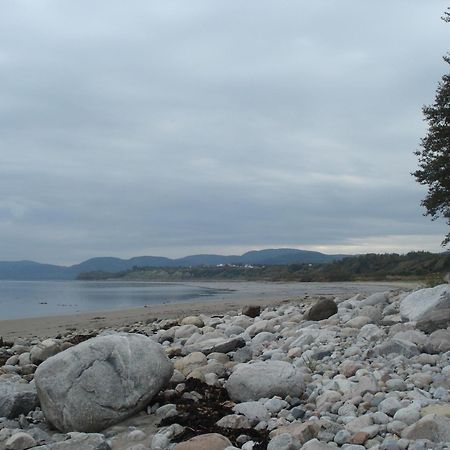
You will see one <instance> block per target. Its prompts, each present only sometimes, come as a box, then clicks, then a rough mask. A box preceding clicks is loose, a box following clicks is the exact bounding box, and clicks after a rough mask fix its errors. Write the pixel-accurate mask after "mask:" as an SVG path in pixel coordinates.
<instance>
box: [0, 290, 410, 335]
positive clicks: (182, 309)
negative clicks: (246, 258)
mask: <svg viewBox="0 0 450 450" xmlns="http://www.w3.org/2000/svg"><path fill="white" fill-rule="evenodd" d="M199 284H201V285H203V286H210V287H214V288H219V289H232V290H233V291H232V292H230V293H227V294H226V295H224V296H223V297H221V296H220V295H219V296H216V297H212V298H204V299H202V300H200V301H192V302H191V301H190V302H180V303H167V304H157V305H146V306H143V307H138V308H132V309H123V310H112V311H98V312H89V313H83V314H74V315H62V316H49V317H32V318H25V319H15V320H2V321H0V337H2V338H3V339H5V340H15V339H17V338H19V337H22V338H31V337H39V338H46V337H55V336H57V335H59V334H64V333H65V332H66V331H68V330H73V331H75V330H77V331H79V332H88V331H92V330H96V329H99V328H116V327H123V326H127V325H132V324H133V323H136V322H139V321H144V322H145V321H151V320H154V319H162V318H169V317H183V316H186V315H197V314H201V313H203V314H209V315H213V314H221V313H225V312H227V311H231V310H239V309H241V308H242V307H243V306H244V305H247V304H258V305H261V306H267V305H277V304H280V303H283V302H286V301H292V300H294V301H295V300H297V301H305V300H307V299H308V298H310V297H316V296H320V295H331V296H345V297H350V296H352V295H355V294H357V293H363V294H371V293H373V292H381V291H386V290H392V289H413V288H415V287H417V283H404V282H392V283H388V282H368V283H366V282H360V283H359V282H358V283H349V282H343V283H294V282H293V283H261V282H257V283H254V282H204V283H199Z"/></svg>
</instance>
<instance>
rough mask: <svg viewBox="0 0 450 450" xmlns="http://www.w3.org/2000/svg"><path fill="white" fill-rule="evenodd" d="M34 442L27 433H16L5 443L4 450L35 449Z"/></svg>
mask: <svg viewBox="0 0 450 450" xmlns="http://www.w3.org/2000/svg"><path fill="white" fill-rule="evenodd" d="M36 445H37V444H36V441H35V440H34V438H33V437H32V436H30V435H29V434H28V433H24V432H21V431H20V432H18V433H15V434H13V435H12V436H11V437H10V438H9V439H8V440H7V441H6V442H5V448H6V450H26V449H28V448H32V447H35V446H36Z"/></svg>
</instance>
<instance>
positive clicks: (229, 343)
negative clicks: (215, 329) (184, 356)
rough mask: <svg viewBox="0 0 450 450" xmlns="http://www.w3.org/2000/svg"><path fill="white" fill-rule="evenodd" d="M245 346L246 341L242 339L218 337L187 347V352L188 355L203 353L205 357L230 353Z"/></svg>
mask: <svg viewBox="0 0 450 450" xmlns="http://www.w3.org/2000/svg"><path fill="white" fill-rule="evenodd" d="M244 346H245V340H244V339H243V338H241V337H232V338H221V337H217V338H210V339H205V340H201V341H199V342H195V343H193V344H189V345H186V346H185V351H186V352H187V353H192V352H202V353H203V354H205V355H209V354H210V353H215V352H218V353H228V352H231V351H233V350H237V349H238V348H241V347H244Z"/></svg>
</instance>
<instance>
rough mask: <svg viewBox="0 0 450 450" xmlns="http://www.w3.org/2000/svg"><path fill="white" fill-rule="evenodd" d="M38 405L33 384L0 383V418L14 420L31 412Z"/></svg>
mask: <svg viewBox="0 0 450 450" xmlns="http://www.w3.org/2000/svg"><path fill="white" fill-rule="evenodd" d="M38 404H39V400H38V397H37V392H36V387H35V386H34V384H28V383H20V382H14V381H9V380H6V381H0V417H6V418H8V419H14V418H15V417H17V416H19V414H28V413H29V412H30V411H33V410H34V409H35V408H36V406H38Z"/></svg>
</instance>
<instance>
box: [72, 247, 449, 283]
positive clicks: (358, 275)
mask: <svg viewBox="0 0 450 450" xmlns="http://www.w3.org/2000/svg"><path fill="white" fill-rule="evenodd" d="M448 272H450V253H448V252H447V253H439V254H436V253H428V252H411V253H408V254H406V255H399V254H395V253H391V254H367V255H360V256H351V257H346V258H344V259H341V260H338V261H334V262H332V263H329V264H320V263H319V264H313V263H308V264H286V265H265V264H254V265H248V264H247V265H239V264H228V265H214V266H198V267H134V268H132V269H130V270H126V271H122V272H118V273H108V272H89V273H83V274H80V276H79V279H82V280H99V279H121V280H141V281H145V280H148V281H186V280H249V281H252V280H255V281H256V280H266V281H316V282H320V281H369V280H373V281H378V280H380V281H382V280H424V281H429V282H431V283H434V282H438V283H439V282H441V281H442V280H443V277H444V276H445V274H447V273H448Z"/></svg>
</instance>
